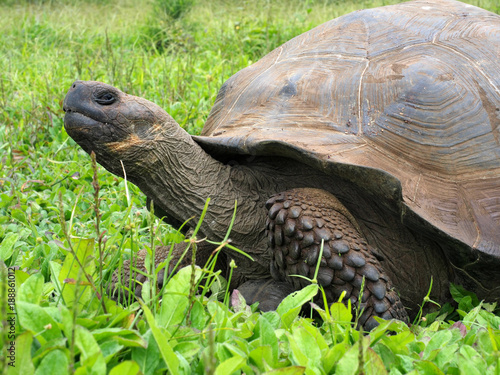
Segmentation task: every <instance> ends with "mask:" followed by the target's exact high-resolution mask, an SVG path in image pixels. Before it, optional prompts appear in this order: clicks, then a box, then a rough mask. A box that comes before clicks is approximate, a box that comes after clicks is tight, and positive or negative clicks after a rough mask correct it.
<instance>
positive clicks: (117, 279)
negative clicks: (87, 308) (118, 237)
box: [108, 242, 225, 303]
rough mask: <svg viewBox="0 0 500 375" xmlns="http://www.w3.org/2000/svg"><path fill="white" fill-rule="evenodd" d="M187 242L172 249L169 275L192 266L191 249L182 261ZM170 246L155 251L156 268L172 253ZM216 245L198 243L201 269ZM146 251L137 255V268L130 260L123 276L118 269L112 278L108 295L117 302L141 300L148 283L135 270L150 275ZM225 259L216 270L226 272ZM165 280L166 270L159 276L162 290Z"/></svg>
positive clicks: (175, 245) (158, 286) (218, 264)
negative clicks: (175, 270)
mask: <svg viewBox="0 0 500 375" xmlns="http://www.w3.org/2000/svg"><path fill="white" fill-rule="evenodd" d="M187 245H188V244H187V243H186V242H181V243H178V244H174V245H173V249H172V259H171V260H170V262H169V265H168V272H167V275H169V274H171V273H172V272H173V270H174V267H176V265H177V264H178V265H177V269H181V268H182V267H185V266H188V265H190V264H191V259H192V249H189V250H188V251H187V252H186V254H185V256H184V257H183V258H182V259H181V257H182V254H183V253H184V251H185V250H186V247H187ZM170 248H171V247H170V246H158V247H156V249H155V268H156V267H158V265H159V264H160V263H161V262H163V261H164V260H165V259H167V257H168V254H169V252H170ZM214 249H215V248H214V245H212V244H209V243H206V242H200V243H197V251H196V265H197V266H199V267H204V266H205V264H206V262H207V260H208V258H209V257H210V255H211V254H212V251H213V250H214ZM146 254H147V252H146V249H142V250H140V251H139V252H138V253H137V255H136V256H135V257H134V263H135V267H133V268H132V269H131V267H130V260H126V261H124V262H123V267H122V272H121V276H120V273H119V270H118V269H117V270H116V271H115V272H114V273H113V276H112V278H111V284H110V287H109V289H108V294H109V295H110V296H111V298H112V299H114V300H115V301H118V302H121V303H126V302H128V301H134V300H135V298H140V297H141V293H142V284H143V283H144V282H145V281H146V276H144V275H143V274H141V273H139V272H137V271H135V269H138V270H141V271H142V272H144V273H148V272H149V270H146V267H145V264H144V262H145V258H146ZM223 258H224V257H221V256H219V257H218V261H217V264H216V269H219V268H222V270H223V272H224V271H225V269H224V268H225V265H224V264H223V263H225V261H224V259H223ZM164 278H165V268H163V269H162V270H161V271H160V272H158V275H157V284H156V285H157V288H158V289H161V288H162V287H163V282H164ZM128 288H130V290H131V291H133V295H132V296H131V295H130V294H129V292H128V290H127V289H128Z"/></svg>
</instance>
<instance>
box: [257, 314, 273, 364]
mask: <svg viewBox="0 0 500 375" xmlns="http://www.w3.org/2000/svg"><path fill="white" fill-rule="evenodd" d="M254 337H255V338H257V337H258V338H259V339H260V345H268V346H269V347H270V348H271V353H272V361H271V362H268V364H269V365H273V364H275V363H277V362H278V355H279V348H278V338H277V337H276V333H275V332H274V329H273V327H272V326H271V324H270V323H269V321H268V320H267V319H266V318H265V317H263V316H262V315H261V316H259V319H258V320H257V324H256V325H255V334H254Z"/></svg>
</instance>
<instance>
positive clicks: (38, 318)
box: [16, 301, 62, 345]
mask: <svg viewBox="0 0 500 375" xmlns="http://www.w3.org/2000/svg"><path fill="white" fill-rule="evenodd" d="M16 311H17V315H18V317H19V323H20V325H21V327H23V328H24V329H29V330H30V331H32V332H33V333H35V334H37V335H38V336H37V338H38V340H39V341H40V343H41V344H42V345H43V344H45V343H46V342H47V341H49V340H52V339H56V338H59V337H62V333H61V330H60V329H59V325H58V324H57V323H56V321H55V320H54V319H53V318H52V317H51V316H50V315H49V313H48V312H47V310H46V309H45V308H43V307H40V306H38V305H35V304H34V303H29V302H22V301H18V302H17V303H16Z"/></svg>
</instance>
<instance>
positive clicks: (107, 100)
mask: <svg viewBox="0 0 500 375" xmlns="http://www.w3.org/2000/svg"><path fill="white" fill-rule="evenodd" d="M94 99H95V101H96V102H97V103H98V104H101V105H110V104H113V103H114V102H115V101H116V96H115V95H114V94H113V93H111V92H109V91H104V92H100V93H98V94H97V95H96V96H95V98H94Z"/></svg>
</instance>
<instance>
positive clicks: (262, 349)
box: [249, 345, 277, 372]
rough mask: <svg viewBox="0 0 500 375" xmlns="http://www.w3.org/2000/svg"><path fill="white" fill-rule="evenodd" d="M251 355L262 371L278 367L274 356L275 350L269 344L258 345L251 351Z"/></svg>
mask: <svg viewBox="0 0 500 375" xmlns="http://www.w3.org/2000/svg"><path fill="white" fill-rule="evenodd" d="M249 357H250V359H251V360H252V361H253V363H254V364H255V366H257V367H258V369H259V370H260V371H261V372H264V371H267V370H271V369H272V368H275V367H276V365H275V364H276V363H277V361H275V359H274V358H273V351H272V349H271V347H270V346H268V345H261V346H257V347H256V348H255V349H253V350H252V351H251V352H250V354H249Z"/></svg>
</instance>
